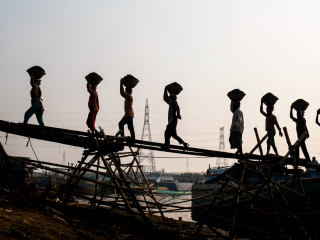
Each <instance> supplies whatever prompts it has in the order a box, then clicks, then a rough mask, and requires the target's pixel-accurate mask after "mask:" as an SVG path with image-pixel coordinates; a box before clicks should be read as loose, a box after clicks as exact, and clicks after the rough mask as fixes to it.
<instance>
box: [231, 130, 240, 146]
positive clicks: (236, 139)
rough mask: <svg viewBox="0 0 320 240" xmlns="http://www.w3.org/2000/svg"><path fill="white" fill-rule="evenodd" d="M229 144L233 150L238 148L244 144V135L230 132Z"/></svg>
mask: <svg viewBox="0 0 320 240" xmlns="http://www.w3.org/2000/svg"><path fill="white" fill-rule="evenodd" d="M229 142H230V145H231V148H238V147H239V146H240V145H241V144H242V133H241V132H230V137H229Z"/></svg>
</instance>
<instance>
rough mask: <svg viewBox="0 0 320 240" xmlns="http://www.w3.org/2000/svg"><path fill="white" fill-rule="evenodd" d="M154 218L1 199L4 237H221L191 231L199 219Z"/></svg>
mask: <svg viewBox="0 0 320 240" xmlns="http://www.w3.org/2000/svg"><path fill="white" fill-rule="evenodd" d="M151 222H152V223H151V225H148V224H146V223H145V222H144V221H143V220H142V219H140V218H139V217H135V218H133V217H132V216H131V215H130V216H129V215H127V213H124V212H119V211H116V210H112V209H111V208H104V207H103V208H99V209H91V208H90V207H89V206H88V205H78V204H74V205H71V206H68V207H67V208H63V207H62V206H61V205H58V204H56V203H54V202H46V203H41V204H40V203H35V202H30V201H28V200H21V199H20V200H19V201H17V200H14V201H13V200H1V201H0V239H52V240H53V239H141V240H143V239H162V240H163V239H180V238H183V239H185V238H187V239H220V238H215V237H212V236H208V235H213V234H215V233H213V232H212V231H211V230H209V229H204V230H203V231H201V234H203V235H202V236H194V235H190V233H192V232H195V231H196V229H197V225H196V223H190V222H183V221H177V220H173V219H165V220H162V218H161V217H157V216H155V217H152V220H151ZM206 234H208V235H207V236H204V235H206Z"/></svg>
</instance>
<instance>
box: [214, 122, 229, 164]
mask: <svg viewBox="0 0 320 240" xmlns="http://www.w3.org/2000/svg"><path fill="white" fill-rule="evenodd" d="M219 151H220V152H225V151H226V148H225V145H224V126H223V127H221V128H220V141H219ZM226 166H228V160H227V159H226V158H221V157H218V158H217V162H216V167H226Z"/></svg>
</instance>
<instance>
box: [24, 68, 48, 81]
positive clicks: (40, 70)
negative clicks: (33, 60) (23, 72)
mask: <svg viewBox="0 0 320 240" xmlns="http://www.w3.org/2000/svg"><path fill="white" fill-rule="evenodd" d="M31 71H33V74H34V78H35V79H41V78H42V77H43V76H44V75H46V72H45V71H44V69H43V68H42V67H40V66H33V67H31V68H29V69H28V70H27V72H28V73H29V72H31Z"/></svg>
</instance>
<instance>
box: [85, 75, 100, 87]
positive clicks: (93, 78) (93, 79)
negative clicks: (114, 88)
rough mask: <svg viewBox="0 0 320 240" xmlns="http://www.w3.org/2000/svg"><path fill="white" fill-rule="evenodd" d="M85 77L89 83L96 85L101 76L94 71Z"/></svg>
mask: <svg viewBox="0 0 320 240" xmlns="http://www.w3.org/2000/svg"><path fill="white" fill-rule="evenodd" d="M85 79H86V80H87V81H88V83H89V84H90V85H96V86H97V85H98V84H99V83H100V82H101V81H102V80H103V78H102V77H101V76H100V75H98V74H97V73H95V72H92V73H89V74H88V75H87V76H86V77H85Z"/></svg>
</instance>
